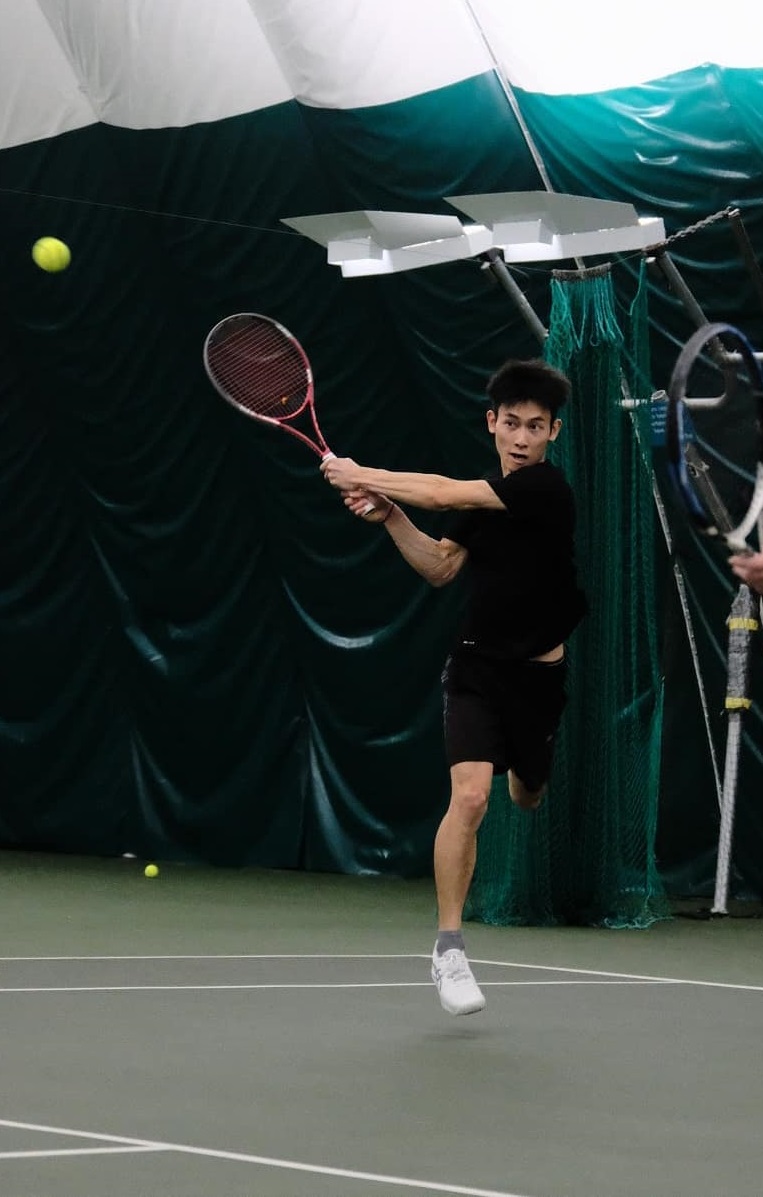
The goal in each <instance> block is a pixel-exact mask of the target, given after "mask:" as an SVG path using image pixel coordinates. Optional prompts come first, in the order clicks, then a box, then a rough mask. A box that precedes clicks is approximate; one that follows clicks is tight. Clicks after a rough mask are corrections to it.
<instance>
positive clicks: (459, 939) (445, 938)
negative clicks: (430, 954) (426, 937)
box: [435, 931, 464, 956]
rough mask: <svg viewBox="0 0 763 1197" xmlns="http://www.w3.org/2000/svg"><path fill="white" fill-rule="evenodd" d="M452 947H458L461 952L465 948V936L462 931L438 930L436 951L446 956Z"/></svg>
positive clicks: (439, 954)
mask: <svg viewBox="0 0 763 1197" xmlns="http://www.w3.org/2000/svg"><path fill="white" fill-rule="evenodd" d="M451 948H458V950H459V951H460V952H463V950H464V937H463V935H462V933H461V932H460V931H438V932H437V944H436V946H435V951H436V952H437V955H438V956H444V955H445V953H446V952H449V951H450V950H451Z"/></svg>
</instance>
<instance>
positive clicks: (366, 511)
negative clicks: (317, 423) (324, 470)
mask: <svg viewBox="0 0 763 1197" xmlns="http://www.w3.org/2000/svg"><path fill="white" fill-rule="evenodd" d="M335 458H336V453H332V452H331V450H330V449H327V450H326V452H325V453H322V454H321V461H333V460H334V459H335ZM372 511H376V506H375V504H374V503H371V502H370V501H369V502H368V503H366V505H365V507H364V508H363V510H362V511H361V513H360V514H361V515H370V514H371V512H372Z"/></svg>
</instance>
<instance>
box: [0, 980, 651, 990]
mask: <svg viewBox="0 0 763 1197" xmlns="http://www.w3.org/2000/svg"><path fill="white" fill-rule="evenodd" d="M671 984H674V982H671V981H661V980H652V981H567V980H565V981H482V980H481V981H480V985H481V986H482V988H483V989H485V988H486V987H488V986H493V988H496V989H520V988H521V987H522V986H525V987H527V986H532V987H538V986H549V985H562V986H570V985H587V986H589V988H591V987H594V986H599V985H634V986H635V985H671ZM431 987H432V982H431V981H315V982H312V981H307V982H305V983H304V984H302V983H300V982H298V981H289V982H283V983H280V982H277V981H274V982H266V983H263V984H251V985H244V984H240V985H239V984H236V985H224V984H221V985H0V993H131V992H132V991H133V990H135V991H136V992H137V993H143V992H148V993H155V992H159V993H161V992H164V991H170V992H172V991H174V990H187V991H190V992H193V993H195V992H196V990H206V989H431Z"/></svg>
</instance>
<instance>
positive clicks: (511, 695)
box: [321, 360, 586, 1014]
mask: <svg viewBox="0 0 763 1197" xmlns="http://www.w3.org/2000/svg"><path fill="white" fill-rule="evenodd" d="M570 390H571V388H570V383H569V380H568V379H567V378H566V377H565V375H564V374H561V373H560V372H559V371H557V370H555V369H553V368H552V367H551V366H549V365H548V364H547V363H546V362H544V361H542V360H532V361H517V360H510V361H508V362H506V363H505V364H504V365H503V366H502V367H501V368H500V369H499V370H498V371H497V373H495V374H494V375H493V377H492V378H491V379H490V381H489V382H488V385H487V395H488V400H489V408H488V411H487V427H488V432H489V433H490V435H491V436H492V438H493V440H494V443H495V449H496V452H497V455H498V462H499V466H500V469H499V470H497V471H496V473H495V474H494V475H491V476H489V477H487V478H483V479H477V480H474V481H461V480H457V479H455V478H447V477H443V476H441V475H435V474H416V473H400V472H396V471H391V470H377V469H371V468H368V467H366V466H361V465H358V464H357V463H356V462H355V461H353V460H352V459H351V458H338V459H333V460H329V461H327V462H324V463H323V464H322V466H321V469H322V471H323V473H324V475H325V477H326V478H327V479H328V481H329V482H330V483H331V485H332V486H335V487H338V488H339V489H340V490H341V491H343V492H344V502H345V504H346V505H347V507H348V508H349V509H350V511H352V512H353V514H355V515H359V516H362V513H363V512H364V511H367V502H368V499H369V498H370V499H371V500H372V501H373V502H374V503H375V504H376V507H377V510H376V511H374V512H372V513H370V514H367V515H366V516H364V517H363V518H366V519H368V520H369V521H370V522H374V523H383V524H384V527H385V529H386V531H387V532H388V533H389V535H390V536H391V537H392V539H393V541H394V542H395V544H396V546H397V548H398V550H399V551H400V553H401V554H402V556H403V557H404V559H405V560H406V561H407V562H408V564H409V565H411V566H412V567H413V568H414V569H415V570H416V571H417V572H418V573H419V574H421V575H422V577H424V578H426V580H427V581H428V582H430V583H431V584H432V585H433V586H444V585H446V584H447V583H448V582H451V581H453V579H454V578H455V577H456V575H457V574H459V573H460V571H461V570H462V569H464V568H465V567H466V569H467V574H468V581H469V598H468V602H467V609H466V614H465V619H464V622H463V625H462V626H461V628H460V630H459V633H458V635H457V637H456V640H455V643H454V644H453V646H452V650H451V653H450V656H449V657H448V660H447V662H446V664H445V669H444V672H443V677H442V681H443V688H444V714H445V718H444V724H445V747H446V753H447V759H448V764H449V766H450V776H451V797H450V804H449V806H448V810H447V812H446V814H445V817H444V818H443V820H442V822H441V824H440V827H439V830H438V832H437V836H436V838H435V845H434V873H435V885H436V890H437V906H438V919H439V930H438V935H437V941H436V943H435V948H434V952H433V956H432V979H433V981H434V983H435V985H436V986H437V989H438V992H439V996H440V1002H441V1004H442V1006H443V1008H444V1009H445V1010H447V1011H448V1012H449V1013H450V1014H471V1013H474V1012H475V1011H477V1010H481V1009H482V1008H483V1007H484V1005H485V998H484V996H483V994H482V992H481V991H480V989H479V987H478V985H477V983H476V981H475V979H474V976H473V974H472V971H471V968H470V967H469V962H468V960H467V957H466V954H465V949H464V939H463V933H462V916H463V908H464V904H465V902H466V897H467V893H468V890H469V886H470V883H471V880H472V875H473V873H474V867H475V862H476V852H477V829H478V828H479V825H480V823H481V822H482V819H483V817H484V815H485V811H486V810H487V804H488V797H489V794H490V790H491V784H492V780H493V775H494V774H496V775H501V774H507V775H508V791H509V796H510V797H511V800H512V802H514V803H515V804H516V805H517V806H518V807H520V808H521V809H522V810H524V811H534V810H536V809H537V807H538V806H539V805H540V802H541V800H542V797H543V794H544V791H545V788H546V782H547V781H548V777H549V773H550V770H551V762H552V753H553V745H554V737H555V735H556V732H557V729H558V726H559V722H560V719H561V716H562V711H563V709H564V706H565V703H566V686H567V662H566V660H565V649H564V643H565V640H566V639H567V637H568V636H569V635H570V633H571V632H572V631H573V630H574V628H575V627H576V626H577V625H578V623H579V622H580V620H581V619H582V617H583V615H584V613H585V607H586V602H585V597H584V594H583V592H582V590H581V589H580V587H579V585H578V580H577V571H576V565H575V547H574V529H575V504H574V499H573V494H572V490H571V488H570V486H569V484H568V483H567V481H566V479H565V478H564V476H563V474H562V472H561V471H560V470H559V469H557V467H556V466H554V465H552V464H551V463H550V462H548V461H546V450H547V448H548V445H549V443H550V442H551V441H554V440H556V438H557V436H558V435H559V430H560V428H561V421H560V419H559V418H558V412H559V411H560V409H561V408H562V407H563V406H564V404H565V403H566V402H567V400H568V398H569V395H570ZM400 503H402V504H405V505H406V506H410V507H419V508H424V509H427V510H453V511H455V512H456V513H457V515H455V516H454V517H453V519H452V523H451V526H450V527H448V528H447V529H446V530H447V536H445V537H444V538H443V539H441V540H434V539H433V538H432V537H430V536H428V535H427V534H426V533H424V532H422V531H421V530H420V529H418V528H417V527H416V526H415V525H414V524H413V523H412V522H411V521H410V520H409V519H408V517H407V515H405V514H404V512H403V511H402V510H401V508H400V507H399V506H398V504H400Z"/></svg>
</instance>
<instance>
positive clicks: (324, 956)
mask: <svg viewBox="0 0 763 1197" xmlns="http://www.w3.org/2000/svg"><path fill="white" fill-rule="evenodd" d="M431 959H432V954H431V952H259V953H255V954H252V953H245V954H243V955H242V954H241V953H240V952H235V953H232V952H231V953H224V954H222V955H220V954H217V953H215V952H212V953H211V954H209V955H206V956H202V955H196V956H186V955H170V956H156V955H154V956H0V963H2V964H4V963H6V961H7V962H11V961H23V960H25V961H27V963H30V964H34V962H35V961H37V960H39V961H40V962H42V963H44V962H46V961H49V960H61V961H66V960H431Z"/></svg>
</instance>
